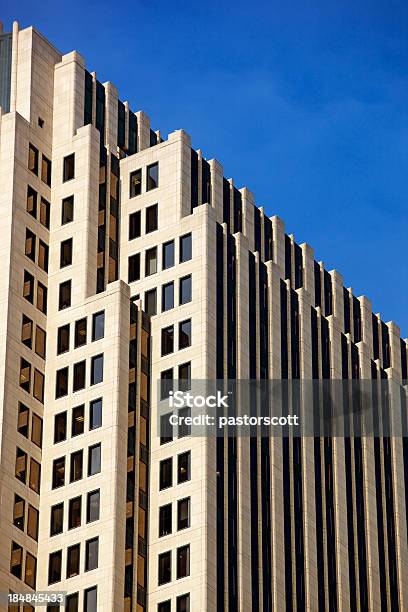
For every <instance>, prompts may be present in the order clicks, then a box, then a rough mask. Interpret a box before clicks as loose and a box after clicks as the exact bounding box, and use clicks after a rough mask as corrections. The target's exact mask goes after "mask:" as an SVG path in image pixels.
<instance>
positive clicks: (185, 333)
mask: <svg viewBox="0 0 408 612" xmlns="http://www.w3.org/2000/svg"><path fill="white" fill-rule="evenodd" d="M188 346H191V319H186V321H181V323H179V349H184V348H187V347H188Z"/></svg>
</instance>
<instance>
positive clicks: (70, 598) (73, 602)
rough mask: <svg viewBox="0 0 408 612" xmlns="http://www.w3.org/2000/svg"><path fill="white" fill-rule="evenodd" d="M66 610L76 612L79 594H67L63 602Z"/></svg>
mask: <svg viewBox="0 0 408 612" xmlns="http://www.w3.org/2000/svg"><path fill="white" fill-rule="evenodd" d="M65 610H66V612H78V610H79V594H78V593H72V595H67V602H66V604H65Z"/></svg>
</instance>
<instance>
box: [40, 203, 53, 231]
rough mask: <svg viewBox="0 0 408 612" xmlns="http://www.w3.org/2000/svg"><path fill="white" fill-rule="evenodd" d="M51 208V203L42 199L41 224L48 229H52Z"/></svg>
mask: <svg viewBox="0 0 408 612" xmlns="http://www.w3.org/2000/svg"><path fill="white" fill-rule="evenodd" d="M50 208H51V205H50V203H49V202H47V200H44V198H41V200H40V223H41V224H42V225H43V226H44V227H46V228H47V229H50Z"/></svg>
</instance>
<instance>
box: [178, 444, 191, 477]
mask: <svg viewBox="0 0 408 612" xmlns="http://www.w3.org/2000/svg"><path fill="white" fill-rule="evenodd" d="M190 478H191V476H190V451H187V452H186V453H181V455H179V456H178V460H177V482H178V484H181V483H183V482H187V481H188V480H190Z"/></svg>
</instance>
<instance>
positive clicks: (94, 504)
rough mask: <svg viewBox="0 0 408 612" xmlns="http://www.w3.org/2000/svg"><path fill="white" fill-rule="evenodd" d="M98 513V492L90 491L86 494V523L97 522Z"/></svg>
mask: <svg viewBox="0 0 408 612" xmlns="http://www.w3.org/2000/svg"><path fill="white" fill-rule="evenodd" d="M99 513H100V491H99V489H97V490H96V491H91V492H90V493H88V497H87V502H86V522H87V523H93V521H98V520H99Z"/></svg>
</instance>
